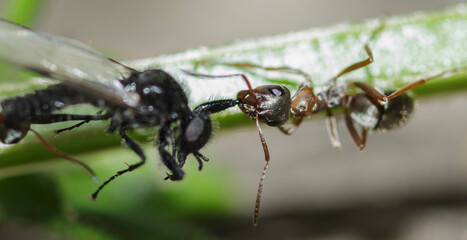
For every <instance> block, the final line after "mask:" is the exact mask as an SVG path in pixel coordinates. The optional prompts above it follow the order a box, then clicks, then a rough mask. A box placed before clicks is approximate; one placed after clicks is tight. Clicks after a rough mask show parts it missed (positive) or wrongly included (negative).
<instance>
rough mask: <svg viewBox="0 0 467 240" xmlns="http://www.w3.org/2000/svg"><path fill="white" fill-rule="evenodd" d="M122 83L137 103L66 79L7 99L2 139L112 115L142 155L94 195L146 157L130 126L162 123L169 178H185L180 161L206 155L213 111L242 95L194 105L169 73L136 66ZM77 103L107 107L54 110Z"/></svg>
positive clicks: (160, 144) (7, 140)
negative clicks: (123, 102)
mask: <svg viewBox="0 0 467 240" xmlns="http://www.w3.org/2000/svg"><path fill="white" fill-rule="evenodd" d="M121 84H122V85H123V86H124V88H125V89H126V90H127V91H128V92H133V93H136V94H138V96H139V97H140V99H139V104H138V105H137V106H136V107H135V108H128V107H121V106H120V105H119V104H115V103H114V102H112V101H108V100H104V99H101V98H99V97H98V96H95V95H94V94H92V93H86V92H82V91H77V90H76V89H74V88H73V87H71V86H69V85H67V84H63V83H62V84H57V85H54V86H51V87H48V88H47V89H44V90H38V91H36V92H35V93H32V94H27V95H25V96H22V97H14V98H11V99H6V100H3V101H2V102H1V103H0V106H1V107H2V108H1V115H0V116H1V118H0V139H1V140H2V142H4V143H7V144H13V143H17V142H18V141H20V140H21V139H22V138H23V137H24V136H25V135H26V133H27V132H28V130H29V128H30V125H31V124H47V123H54V122H61V121H70V120H83V121H92V120H105V119H109V118H110V119H111V124H110V127H109V132H115V131H118V133H119V134H120V136H121V137H122V139H123V140H124V142H125V143H126V144H127V145H128V147H130V148H131V149H132V150H133V151H134V152H135V153H136V154H138V156H139V157H140V159H141V161H140V162H139V163H136V164H134V165H130V166H129V167H128V168H127V169H125V170H122V171H119V172H118V173H117V174H115V175H114V176H112V177H111V178H110V179H109V180H107V181H106V182H104V183H103V184H102V185H101V186H100V187H99V189H98V191H96V192H95V193H94V194H93V195H92V197H93V198H96V197H97V194H98V193H99V191H100V190H101V189H102V188H103V187H104V186H105V185H106V184H107V183H109V182H110V181H112V180H113V179H115V178H116V177H118V176H119V175H121V174H123V173H126V172H129V171H132V170H134V169H136V168H138V167H139V166H141V165H143V164H144V162H145V161H146V157H145V155H144V153H143V151H142V149H141V147H140V146H139V145H138V144H137V143H136V142H135V141H134V140H133V139H131V138H130V137H129V136H127V134H126V131H128V130H130V129H135V128H148V127H154V126H159V127H160V129H159V138H158V148H159V153H160V156H161V160H162V162H163V163H164V164H165V166H167V168H168V169H169V170H170V172H171V174H170V175H168V178H169V179H171V180H181V179H182V178H183V176H184V172H183V171H182V167H183V165H184V163H185V160H186V158H187V156H188V155H189V154H193V155H194V156H195V157H196V159H197V160H198V161H199V164H200V169H201V167H202V160H204V161H206V160H207V158H205V157H204V156H203V155H202V154H201V153H199V150H200V149H201V148H202V147H203V146H204V145H205V144H206V142H208V140H209V138H210V137H211V134H212V126H211V119H210V118H209V115H210V114H212V113H216V112H219V111H222V110H225V109H227V108H230V107H233V106H235V105H236V104H238V103H239V101H238V100H218V101H212V102H209V103H205V104H202V105H200V106H198V107H197V108H195V109H194V110H191V109H190V108H189V107H188V100H187V97H186V94H185V93H184V91H183V89H182V88H181V86H180V85H179V84H178V83H177V82H176V81H175V79H174V78H173V77H172V76H170V75H169V74H168V73H166V72H164V71H162V70H159V69H152V70H146V71H143V72H135V73H133V74H131V75H130V76H129V77H128V78H127V79H124V80H122V81H121ZM76 104H92V105H94V106H97V107H103V108H105V110H106V112H105V114H102V115H100V114H97V115H71V114H54V113H53V112H54V111H56V110H60V109H64V108H66V107H68V106H71V105H76Z"/></svg>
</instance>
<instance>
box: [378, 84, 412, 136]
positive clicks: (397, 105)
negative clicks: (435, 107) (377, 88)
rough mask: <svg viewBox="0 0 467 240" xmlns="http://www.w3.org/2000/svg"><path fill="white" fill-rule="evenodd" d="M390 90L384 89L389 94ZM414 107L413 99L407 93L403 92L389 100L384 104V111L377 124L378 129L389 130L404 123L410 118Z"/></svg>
mask: <svg viewBox="0 0 467 240" xmlns="http://www.w3.org/2000/svg"><path fill="white" fill-rule="evenodd" d="M391 93H392V91H385V92H384V94H386V95H390V94H391ZM413 109H414V100H413V98H412V97H410V96H409V95H408V94H407V93H403V94H401V95H400V96H397V97H395V98H393V99H391V100H389V101H388V102H387V103H386V104H385V105H384V112H383V114H382V116H381V120H380V122H379V124H378V129H381V130H390V129H393V128H397V127H400V126H402V125H404V124H405V123H406V122H407V120H408V119H409V118H410V115H411V114H412V112H413Z"/></svg>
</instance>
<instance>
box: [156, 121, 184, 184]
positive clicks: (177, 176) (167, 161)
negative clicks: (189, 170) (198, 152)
mask: <svg viewBox="0 0 467 240" xmlns="http://www.w3.org/2000/svg"><path fill="white" fill-rule="evenodd" d="M171 132H172V131H171V130H170V127H168V126H163V127H161V129H160V130H159V142H158V145H159V155H160V156H161V160H162V162H163V163H164V165H165V166H166V167H167V168H168V169H169V170H170V171H171V172H172V174H168V175H167V177H166V178H165V179H166V180H167V179H170V180H172V181H178V180H182V179H183V176H184V175H185V173H184V172H183V171H182V169H181V167H180V166H179V165H178V164H177V162H176V161H175V153H174V154H173V155H171V154H170V153H169V152H168V151H167V150H166V149H165V147H166V146H167V145H168V143H169V142H168V141H167V138H168V137H170V136H171V135H172V133H171ZM172 144H173V143H172Z"/></svg>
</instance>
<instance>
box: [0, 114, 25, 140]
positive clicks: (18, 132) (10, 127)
mask: <svg viewBox="0 0 467 240" xmlns="http://www.w3.org/2000/svg"><path fill="white" fill-rule="evenodd" d="M29 127H30V124H29V123H26V122H19V123H11V122H7V121H4V120H3V117H2V115H0V141H1V142H2V143H4V144H15V143H17V142H19V141H20V140H21V139H23V138H24V137H25V136H26V134H27V133H28V131H29Z"/></svg>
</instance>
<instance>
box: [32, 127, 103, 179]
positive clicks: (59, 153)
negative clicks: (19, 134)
mask: <svg viewBox="0 0 467 240" xmlns="http://www.w3.org/2000/svg"><path fill="white" fill-rule="evenodd" d="M29 131H31V132H32V133H34V135H36V137H37V138H38V139H39V141H41V143H42V145H44V146H45V147H46V148H47V150H49V151H50V152H52V153H53V154H55V155H57V156H60V157H62V158H65V159H66V160H68V161H71V162H73V163H75V164H78V165H80V166H81V167H83V168H84V169H85V170H86V171H87V172H88V173H89V174H90V175H91V178H92V180H93V181H94V182H99V178H98V177H97V175H96V173H94V171H93V170H92V169H91V168H90V167H89V166H88V165H86V164H85V163H83V162H82V161H80V160H78V159H76V158H74V157H72V156H70V155H68V154H66V153H64V152H62V151H60V150H57V149H56V148H54V147H53V146H52V145H51V144H50V143H49V142H47V140H45V138H43V137H42V136H41V135H40V134H39V133H38V132H37V131H35V130H34V129H29Z"/></svg>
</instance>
